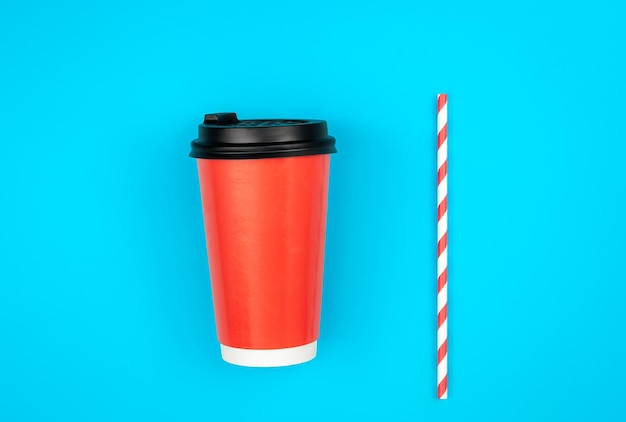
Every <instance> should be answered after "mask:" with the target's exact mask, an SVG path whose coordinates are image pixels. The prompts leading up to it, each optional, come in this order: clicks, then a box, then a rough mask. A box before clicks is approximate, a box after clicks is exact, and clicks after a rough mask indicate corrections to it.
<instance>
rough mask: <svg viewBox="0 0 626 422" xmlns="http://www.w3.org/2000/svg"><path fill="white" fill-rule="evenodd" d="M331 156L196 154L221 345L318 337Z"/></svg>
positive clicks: (277, 345)
mask: <svg viewBox="0 0 626 422" xmlns="http://www.w3.org/2000/svg"><path fill="white" fill-rule="evenodd" d="M329 165H330V156H329V155H327V154H320V155H309V156H297V157H283V158H260V159H199V160H198V171H199V176H200V189H201V193H202V207H203V213H204V224H205V230H206V239H207V249H208V252H209V267H210V274H211V287H212V291H213V303H214V308H215V319H216V324H217V336H218V340H219V342H220V343H221V344H222V345H226V346H230V347H235V348H241V349H282V348H289V347H296V346H301V345H305V344H309V343H312V342H314V341H316V340H317V338H318V336H319V326H320V311H321V301H322V277H323V269H324V243H325V235H326V209H327V198H328V176H329Z"/></svg>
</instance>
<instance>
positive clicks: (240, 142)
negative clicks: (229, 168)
mask: <svg viewBox="0 0 626 422" xmlns="http://www.w3.org/2000/svg"><path fill="white" fill-rule="evenodd" d="M335 152H337V149H336V148H335V138H333V137H332V136H328V129H327V128H326V122H325V121H324V120H239V119H237V115H236V114H235V113H216V114H207V115H205V116H204V123H202V124H201V125H199V126H198V139H195V140H193V141H192V142H191V153H190V154H189V155H190V156H191V157H195V158H218V159H246V158H270V157H294V156H298V155H316V154H332V153H335Z"/></svg>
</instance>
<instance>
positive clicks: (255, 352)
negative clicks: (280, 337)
mask: <svg viewBox="0 0 626 422" xmlns="http://www.w3.org/2000/svg"><path fill="white" fill-rule="evenodd" d="M220 347H221V349H222V359H224V360H225V361H226V362H228V363H232V364H233V365H239V366H253V367H259V368H268V367H273V366H289V365H297V364H299V363H304V362H308V361H310V360H311V359H313V358H314V357H315V355H316V353H317V341H314V342H313V343H309V344H305V345H303V346H296V347H287V348H285V349H262V350H259V349H239V348H236V347H230V346H225V345H223V344H220Z"/></svg>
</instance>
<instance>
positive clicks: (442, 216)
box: [437, 94, 448, 399]
mask: <svg viewBox="0 0 626 422" xmlns="http://www.w3.org/2000/svg"><path fill="white" fill-rule="evenodd" d="M437 398H439V399H447V398H448V95H447V94H439V95H437Z"/></svg>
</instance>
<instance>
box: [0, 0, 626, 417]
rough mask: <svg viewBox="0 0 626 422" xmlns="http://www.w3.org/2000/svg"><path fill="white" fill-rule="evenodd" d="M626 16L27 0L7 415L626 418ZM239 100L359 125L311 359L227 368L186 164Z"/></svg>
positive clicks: (1, 164)
mask: <svg viewBox="0 0 626 422" xmlns="http://www.w3.org/2000/svg"><path fill="white" fill-rule="evenodd" d="M419 3H422V4H419ZM625 18H626V8H625V6H624V4H623V2H618V1H612V2H609V1H597V0H594V1H573V2H565V1H552V2H546V1H532V0H531V1H528V0H524V1H508V2H500V1H492V2H489V1H472V2H465V1H460V0H455V1H447V2H444V1H430V2H427V3H424V2H413V1H399V0H389V1H386V2H357V1H343V2H339V1H331V0H328V1H320V2H315V3H310V4H307V3H305V2H295V1H276V0H272V1H266V2H254V1H244V0H240V1H237V2H232V3H231V4H228V2H215V1H204V2H201V1H198V0H179V1H176V2H166V1H158V0H157V1H151V2H147V1H135V2H126V1H120V0H113V1H107V2H86V1H85V2H80V1H66V0H61V1H55V2H44V1H32V0H31V1H17V0H9V1H7V0H3V2H2V3H1V5H0V39H1V44H0V58H1V66H0V182H1V183H0V189H1V190H0V201H1V202H0V260H1V261H0V263H1V265H0V282H1V284H0V323H1V325H0V342H1V343H0V346H1V347H0V420H2V421H31V420H32V421H35V420H37V421H42V420H46V421H48V420H49V421H56V420H58V421H126V420H128V421H137V420H151V421H161V420H163V421H196V420H198V421H199V420H204V421H206V420H223V419H227V420H228V419H230V420H262V421H265V420H276V421H283V420H292V419H293V418H297V419H299V420H307V421H308V420H330V421H334V420H394V421H396V420H397V421H414V420H420V421H503V420H507V421H528V420H535V421H541V420H568V421H573V420H581V421H589V420H599V421H600V420H601V421H617V420H624V419H626V407H625V405H624V397H623V380H624V379H625V378H626V362H625V361H624V356H625V355H626V339H625V334H626V324H625V321H626V318H625V317H624V314H623V304H624V301H625V299H626V283H625V282H626V266H625V265H624V238H625V236H626V220H625V218H624V217H625V216H626V196H625V193H626V192H625V190H626V189H625V187H624V183H625V182H626V166H625V165H624V158H625V155H626V118H625V117H626V107H625V102H624V98H625V97H626V82H625V76H624V75H626V58H625V54H624V48H625V47H624V45H625V42H626V27H625V26H624V19H625ZM442 91H445V92H448V94H449V101H450V105H449V113H450V130H449V137H450V141H449V143H450V150H449V154H450V155H449V156H450V165H449V175H450V176H449V183H450V188H449V191H450V202H449V207H450V214H449V215H450V240H449V245H450V246H449V247H450V310H449V317H450V322H449V327H450V343H449V352H450V359H449V364H450V384H449V394H450V399H449V400H448V401H447V402H438V401H437V400H436V399H435V380H436V375H435V360H436V351H435V349H436V345H435V319H436V318H435V286H436V281H435V275H436V274H435V271H436V270H435V252H436V250H435V249H436V247H435V237H436V234H435V218H436V214H435V175H436V171H435V145H436V141H435V128H436V125H435V95H436V94H437V93H438V92H442ZM215 111H236V112H237V113H239V115H240V117H242V118H257V117H296V118H297V117H301V118H322V119H326V120H327V121H328V122H329V128H330V131H331V133H332V134H333V135H334V136H335V137H336V138H337V142H338V147H339V150H340V153H339V154H337V155H334V156H333V158H332V176H331V189H330V209H329V220H328V237H327V238H328V246H327V258H326V272H325V290H324V303H323V316H322V319H323V320H322V335H321V338H320V344H319V354H318V357H317V358H316V359H315V360H314V361H313V362H311V363H308V364H306V365H300V366H296V367H288V368H277V369H250V368H240V367H235V366H231V365H228V364H226V363H224V362H222V361H221V359H220V355H219V347H218V344H217V341H216V335H215V328H214V320H213V310H212V304H211V293H210V289H209V275H208V268H207V258H206V249H205V243H204V233H203V226H202V214H201V208H200V197H199V190H198V181H197V176H196V168H195V163H194V161H193V160H192V159H190V158H188V157H187V154H188V152H189V141H190V140H191V139H192V138H194V136H195V134H196V130H197V124H198V123H199V122H200V121H201V119H202V116H203V114H204V113H207V112H215Z"/></svg>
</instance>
